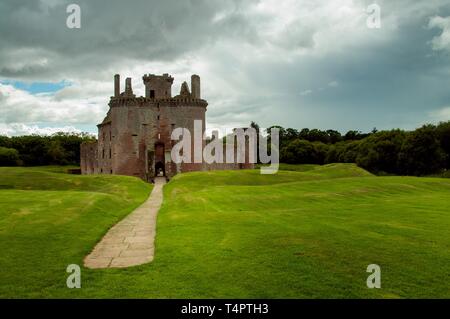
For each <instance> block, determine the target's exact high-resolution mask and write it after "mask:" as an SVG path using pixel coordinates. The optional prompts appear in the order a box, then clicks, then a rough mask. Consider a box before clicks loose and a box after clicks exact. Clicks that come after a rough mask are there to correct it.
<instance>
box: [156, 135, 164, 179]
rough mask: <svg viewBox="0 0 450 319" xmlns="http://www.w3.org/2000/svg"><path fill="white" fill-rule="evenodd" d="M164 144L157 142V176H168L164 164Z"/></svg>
mask: <svg viewBox="0 0 450 319" xmlns="http://www.w3.org/2000/svg"><path fill="white" fill-rule="evenodd" d="M164 162H165V159H164V144H163V143H156V144H155V176H166V170H165V165H164Z"/></svg>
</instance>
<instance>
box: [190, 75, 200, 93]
mask: <svg viewBox="0 0 450 319" xmlns="http://www.w3.org/2000/svg"><path fill="white" fill-rule="evenodd" d="M191 92H192V93H191V95H192V98H193V99H201V97H200V77H199V76H198V75H197V74H193V75H192V76H191Z"/></svg>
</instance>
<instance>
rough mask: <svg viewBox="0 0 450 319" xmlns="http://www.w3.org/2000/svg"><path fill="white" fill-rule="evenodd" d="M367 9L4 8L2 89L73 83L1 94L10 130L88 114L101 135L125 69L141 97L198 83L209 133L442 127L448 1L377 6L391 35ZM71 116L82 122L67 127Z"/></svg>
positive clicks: (218, 5) (449, 66)
mask: <svg viewBox="0 0 450 319" xmlns="http://www.w3.org/2000/svg"><path fill="white" fill-rule="evenodd" d="M371 2H372V1H368V0H367V1H366V0H353V1H352V0H339V1H318V2H310V1H300V0H299V1H290V0H285V1H276V0H267V1H237V0H236V1H218V0H217V1H211V0H197V1H194V0H191V1H148V0H145V1H144V0H139V1H132V2H129V1H87V0H84V1H72V0H71V1H65V0H60V1H59V0H40V1H21V0H19V1H17V0H15V1H12V0H11V1H2V2H1V3H0V80H1V79H3V80H6V79H8V80H12V81H17V80H21V81H31V82H33V81H34V82H45V81H52V82H60V81H63V80H64V81H69V82H70V83H72V85H71V86H70V87H67V88H64V89H62V90H61V91H59V92H57V93H56V94H55V95H54V96H43V97H40V96H33V95H30V94H27V93H26V92H23V91H20V90H17V88H13V87H11V86H5V85H3V86H1V84H0V102H1V103H0V113H1V114H2V116H1V117H0V122H3V123H4V124H5V125H9V124H8V123H25V124H27V123H28V124H35V123H43V122H52V123H54V124H55V125H60V126H64V125H65V124H66V123H83V125H85V124H89V123H87V121H88V119H89V118H90V119H91V121H92V123H90V124H92V127H93V128H94V129H95V124H96V123H97V121H99V120H101V117H102V116H103V114H104V112H106V110H107V98H108V96H109V95H110V94H111V90H112V82H111V78H112V75H113V74H114V73H116V72H121V73H122V74H124V75H125V74H126V76H132V77H133V86H134V87H135V90H136V91H137V94H142V92H141V91H142V83H140V81H139V78H140V76H142V74H143V73H147V72H153V73H163V72H169V73H172V74H173V75H174V76H175V78H176V81H177V83H176V85H175V86H176V88H178V87H179V84H180V83H179V82H181V81H183V80H186V79H187V78H188V77H189V75H190V74H191V73H199V74H200V75H201V76H202V92H203V96H204V97H205V98H206V99H208V101H209V107H208V113H207V115H208V121H209V122H210V123H211V124H212V125H227V124H230V125H241V126H242V125H246V124H247V123H248V122H249V121H250V120H255V121H257V122H259V123H260V124H261V125H262V126H268V125H272V124H280V125H283V126H292V127H297V128H300V127H319V128H335V129H340V130H347V129H361V130H370V129H371V128H372V127H373V126H377V127H378V128H390V127H403V128H412V127H414V126H417V125H420V124H421V123H423V122H426V121H438V120H445V119H446V118H445V117H446V116H447V115H448V114H449V111H448V110H449V106H450V93H449V92H450V91H449V89H448V88H449V87H450V80H449V78H450V40H447V38H448V37H447V34H450V18H447V17H449V16H450V4H449V3H448V1H445V0H442V1H438V0H432V1H427V2H416V1H412V0H411V1H407V0H398V1H395V2H393V1H377V3H379V4H380V6H381V12H382V20H381V21H382V27H381V29H377V30H370V29H368V28H367V26H366V18H367V13H366V12H365V9H366V7H367V5H368V4H370V3H371ZM69 3H77V4H79V5H80V7H81V29H69V28H67V27H66V18H67V16H68V14H67V13H66V7H67V5H68V4H69ZM433 19H434V20H433ZM430 21H433V22H430ZM62 108H69V109H70V108H72V109H75V110H76V112H75V113H73V112H72V113H73V114H72V116H71V118H70V119H68V118H66V117H67V112H63V110H62ZM93 110H95V112H94V113H95V114H96V116H89V115H90V114H91V113H92V112H93ZM68 112H69V113H70V110H69V111H68ZM46 114H52V116H51V117H50V118H51V121H49V119H48V118H46V116H47V115H46ZM0 124H1V123H0ZM15 125H16V124H15ZM16 126H17V125H16ZM16 126H14V127H16ZM20 127H22V126H20ZM0 128H1V127H0Z"/></svg>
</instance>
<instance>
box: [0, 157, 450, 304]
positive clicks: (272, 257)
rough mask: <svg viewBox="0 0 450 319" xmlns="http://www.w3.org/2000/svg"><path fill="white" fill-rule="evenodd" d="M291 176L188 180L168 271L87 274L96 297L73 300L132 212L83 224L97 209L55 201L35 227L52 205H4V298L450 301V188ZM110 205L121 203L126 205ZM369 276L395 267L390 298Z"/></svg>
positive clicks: (180, 183) (174, 205)
mask: <svg viewBox="0 0 450 319" xmlns="http://www.w3.org/2000/svg"><path fill="white" fill-rule="evenodd" d="M281 168H282V169H284V170H281V171H280V172H279V173H278V174H276V175H260V174H259V171H258V170H244V171H216V172H194V173H188V174H180V175H178V176H176V177H175V178H173V179H172V181H171V182H170V183H169V184H167V185H166V187H165V190H164V196H165V197H164V204H163V207H162V209H161V211H160V213H159V216H158V224H157V239H156V256H155V260H154V261H153V262H152V263H151V264H148V265H142V266H138V267H132V268H128V269H106V270H88V269H83V270H82V289H72V290H70V289H67V288H66V287H65V278H66V276H67V274H66V273H65V266H66V265H67V264H69V263H76V262H81V258H82V255H83V254H82V252H86V251H88V250H89V249H90V248H91V247H93V245H94V244H95V242H96V241H97V240H98V239H99V237H100V236H101V234H103V233H104V232H105V231H106V229H107V228H108V227H109V226H110V225H111V224H113V222H115V221H116V220H117V219H119V217H120V216H121V214H120V213H118V214H113V215H108V213H109V214H111V212H110V210H111V209H112V210H114V208H116V206H117V205H118V203H117V202H116V203H115V204H111V206H110V208H111V209H110V210H108V209H105V208H104V206H103V205H93V206H90V208H89V209H88V210H89V212H90V213H86V214H80V213H79V212H80V210H81V211H83V210H82V209H83V207H85V206H86V205H81V207H79V208H78V209H73V210H71V209H70V208H71V207H72V206H73V205H77V203H78V201H77V200H75V199H73V200H72V201H70V198H71V197H70V196H69V197H68V199H64V198H65V196H64V197H63V196H60V197H57V198H58V199H56V198H55V199H54V201H55V204H54V205H56V207H59V209H56V210H55V209H48V206H46V205H52V203H53V202H52V201H46V200H44V201H41V205H42V207H41V209H39V210H38V212H36V213H34V214H33V215H30V214H28V215H27V214H26V213H25V214H20V211H21V210H22V209H23V210H25V209H27V208H28V207H29V206H30V205H31V207H34V203H33V201H34V200H37V201H39V200H40V197H39V196H38V197H36V196H35V195H30V196H29V197H28V199H29V201H30V203H27V202H26V201H23V202H22V201H20V200H18V198H19V197H18V195H19V194H18V193H12V194H11V195H9V196H8V195H6V196H5V195H0V196H2V198H8V197H9V198H10V199H11V200H12V201H13V203H11V205H10V206H9V207H10V208H9V211H7V212H6V213H5V210H4V208H3V207H4V205H5V204H3V203H2V204H0V205H1V206H0V207H1V214H2V215H3V216H4V217H2V223H1V224H0V225H1V227H0V236H1V237H0V238H1V243H2V250H3V251H6V254H3V256H2V257H1V259H0V267H1V269H2V272H1V279H0V282H2V287H1V288H0V295H1V296H7V297H19V296H25V297H147V298H167V297H169V298H184V297H188V298H190V297H191V298H192V297H205V298H228V297H230V298H232V297H235V298H236V297H237V298H331V297H336V298H340V297H345V298H350V297H357V298H397V297H409V298H412V297H438V298H439V297H446V298H449V297H450V290H449V289H448V280H449V277H448V276H449V269H450V268H449V264H450V202H449V201H448V196H449V193H450V180H448V179H440V178H416V177H375V176H373V175H371V174H369V173H367V172H366V171H364V170H362V169H360V168H358V167H356V166H355V165H352V164H333V165H325V166H315V165H308V166H298V167H294V166H291V167H289V166H282V167H281ZM286 169H290V170H286ZM17 174H19V172H17ZM19 175H20V174H19ZM54 175H55V174H54ZM61 176H64V177H63V178H76V177H73V176H69V177H67V175H63V174H61ZM78 178H79V177H78ZM91 178H92V182H94V181H98V182H99V185H86V187H87V188H89V190H95V189H96V192H99V190H98V189H102V187H103V188H107V189H109V187H110V186H111V185H112V184H115V183H116V178H121V177H114V176H112V177H108V178H110V180H109V181H108V180H107V177H105V178H106V180H104V179H103V177H102V178H100V177H91ZM2 179H3V178H0V181H1V180H2ZM124 179H126V178H124ZM13 180H14V181H16V180H17V177H14V178H13ZM35 180H36V183H37V184H42V183H38V182H37V180H38V179H36V178H35ZM100 181H103V182H100ZM113 181H114V182H113ZM126 181H129V182H130V183H131V181H133V183H132V184H133V185H135V183H136V181H135V180H134V179H131V178H130V179H126ZM108 182H111V183H108ZM80 183H83V182H80ZM102 183H106V184H107V185H108V186H107V185H105V184H102ZM0 184H4V182H0ZM87 184H90V182H89V183H87ZM136 185H137V184H136ZM36 187H38V186H36ZM71 187H78V186H75V183H71V186H70V188H71ZM136 187H137V186H136ZM68 188H69V187H68ZM138 188H139V189H141V186H139V187H138ZM143 189H145V188H143ZM145 190H147V189H145ZM0 192H13V190H2V191H0ZM17 192H20V190H18V191H17ZM21 192H26V191H21ZM38 192H42V194H43V195H42V196H44V195H45V194H46V192H47V191H38ZM55 192H56V193H58V192H61V191H55ZM68 192H72V191H68ZM73 192H76V193H77V194H78V192H80V191H73ZM81 193H83V192H81ZM143 193H145V192H143ZM59 194H62V193H59ZM100 194H103V193H101V192H100ZM85 196H93V195H92V192H91V191H89V192H86V195H85ZM101 196H105V198H108V200H110V201H113V200H116V199H117V198H119V199H122V197H123V196H124V195H123V193H122V192H118V193H116V194H111V193H107V194H103V195H101ZM14 197H16V200H14ZM143 197H145V196H142V198H143ZM77 198H78V196H77ZM58 200H59V201H61V200H62V201H64V205H62V204H56V202H57V201H58ZM99 200H100V199H99ZM108 200H106V199H105V200H104V202H105V203H107V202H108ZM86 201H87V202H88V200H86ZM118 202H120V201H118ZM6 207H8V206H6ZM50 207H52V206H50ZM124 214H125V213H124ZM122 215H123V214H122ZM27 258H28V259H27ZM33 260H38V262H33ZM369 264H378V265H380V267H381V272H382V288H381V289H368V288H367V287H366V278H367V276H368V275H369V273H367V272H366V268H367V266H368V265H369ZM5 280H6V282H7V283H8V285H7V287H5V285H4V283H5Z"/></svg>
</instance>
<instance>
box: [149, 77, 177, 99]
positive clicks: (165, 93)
mask: <svg viewBox="0 0 450 319" xmlns="http://www.w3.org/2000/svg"><path fill="white" fill-rule="evenodd" d="M142 80H144V85H145V97H146V98H151V99H169V98H171V97H172V84H173V77H171V76H170V75H169V74H167V73H164V74H163V75H155V74H146V75H144V76H143V77H142Z"/></svg>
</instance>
